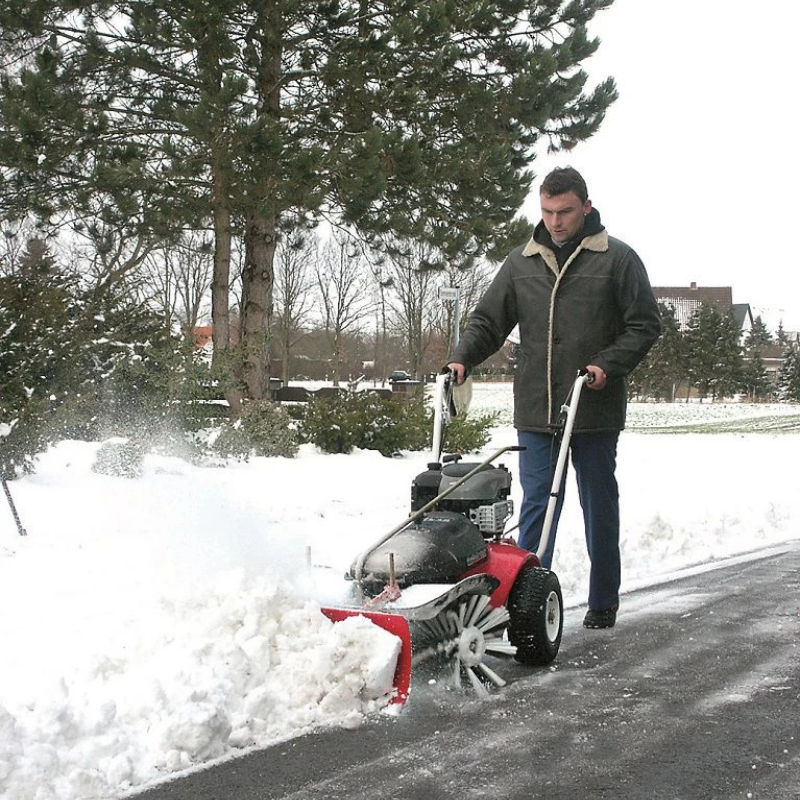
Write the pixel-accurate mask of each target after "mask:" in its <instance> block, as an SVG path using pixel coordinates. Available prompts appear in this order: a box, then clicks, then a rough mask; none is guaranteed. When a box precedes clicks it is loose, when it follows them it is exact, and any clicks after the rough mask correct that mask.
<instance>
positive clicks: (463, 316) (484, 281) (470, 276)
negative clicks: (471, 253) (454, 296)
mask: <svg viewBox="0 0 800 800" xmlns="http://www.w3.org/2000/svg"><path fill="white" fill-rule="evenodd" d="M496 271H497V265H496V264H492V263H490V262H488V261H478V262H477V263H476V264H475V265H474V266H473V267H472V268H470V269H459V268H458V267H457V266H454V265H452V264H448V265H447V266H446V267H445V268H444V269H443V270H441V272H439V274H438V276H437V284H438V286H442V287H445V286H448V287H455V288H457V289H458V293H459V300H458V302H459V323H460V324H459V327H460V328H461V330H463V328H464V326H465V325H466V322H467V319H468V317H469V314H470V312H471V311H472V309H473V308H475V306H476V305H477V303H478V300H480V299H481V297H482V296H483V293H484V292H485V291H486V290H487V289H488V288H489V284H490V283H491V282H492V278H493V276H494V274H495V272H496ZM430 327H431V331H432V332H433V333H434V334H435V335H436V337H437V339H439V340H440V341H442V342H444V343H445V349H446V350H447V352H445V353H443V354H442V357H444V358H447V356H448V354H449V352H450V351H451V350H452V349H453V347H454V344H455V341H454V339H455V337H454V328H455V303H454V302H453V301H450V300H445V301H440V302H438V303H434V304H432V306H431V314H430ZM459 333H460V331H459Z"/></svg>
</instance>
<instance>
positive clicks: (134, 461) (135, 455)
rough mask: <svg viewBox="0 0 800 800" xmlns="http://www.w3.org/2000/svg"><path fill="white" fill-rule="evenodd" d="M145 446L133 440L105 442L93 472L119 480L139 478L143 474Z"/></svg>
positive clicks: (97, 456) (93, 465) (98, 454)
mask: <svg viewBox="0 0 800 800" xmlns="http://www.w3.org/2000/svg"><path fill="white" fill-rule="evenodd" d="M145 449H146V448H145V446H144V445H143V443H142V442H137V441H132V440H127V441H126V440H112V441H108V442H103V444H102V445H100V448H99V449H98V451H97V455H96V456H95V459H94V464H92V472H97V473H99V474H101V475H113V476H116V477H118V478H138V477H139V476H140V475H141V474H142V463H143V461H144V455H145Z"/></svg>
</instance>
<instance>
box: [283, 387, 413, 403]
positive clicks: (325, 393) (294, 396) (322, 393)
mask: <svg viewBox="0 0 800 800" xmlns="http://www.w3.org/2000/svg"><path fill="white" fill-rule="evenodd" d="M358 391H361V392H365V393H367V394H376V395H378V396H379V397H394V396H396V395H397V394H398V393H397V392H393V391H392V390H391V389H359V390H358ZM348 392H349V389H345V388H344V387H343V386H323V387H321V388H320V389H316V390H312V389H306V387H305V386H281V387H280V388H279V389H275V390H273V391H272V392H271V393H270V394H271V395H272V399H273V400H276V401H278V402H279V403H307V402H308V401H309V400H313V399H314V398H315V397H319V398H321V399H325V398H331V397H341V396H342V395H346V394H348Z"/></svg>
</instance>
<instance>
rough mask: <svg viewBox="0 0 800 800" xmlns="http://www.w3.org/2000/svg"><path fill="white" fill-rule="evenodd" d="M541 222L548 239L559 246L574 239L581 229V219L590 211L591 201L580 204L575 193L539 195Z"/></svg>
mask: <svg viewBox="0 0 800 800" xmlns="http://www.w3.org/2000/svg"><path fill="white" fill-rule="evenodd" d="M539 199H540V200H541V202H542V222H544V226H545V228H547V231H548V233H549V234H550V238H551V239H552V240H553V241H554V242H557V243H558V244H561V243H562V242H568V241H569V240H570V239H572V238H574V237H575V236H576V235H577V234H578V233H579V232H580V230H581V228H583V218H584V217H585V216H586V215H587V214H588V213H589V212H590V211H591V210H592V201H591V200H587V201H586V202H585V203H582V202H581V199H580V197H578V195H576V194H575V192H566V193H565V194H557V195H553V196H551V195H549V194H540V195H539Z"/></svg>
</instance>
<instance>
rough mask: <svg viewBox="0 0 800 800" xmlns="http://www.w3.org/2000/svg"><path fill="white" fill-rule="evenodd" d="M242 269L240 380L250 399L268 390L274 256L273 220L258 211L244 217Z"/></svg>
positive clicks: (263, 394) (259, 398)
mask: <svg viewBox="0 0 800 800" xmlns="http://www.w3.org/2000/svg"><path fill="white" fill-rule="evenodd" d="M244 244H245V257H244V270H243V272H242V323H241V326H242V327H241V343H240V345H241V351H242V362H241V366H242V375H241V377H242V383H243V385H244V388H245V394H246V396H247V397H248V398H250V399H252V400H262V399H263V398H265V397H268V392H269V331H270V327H271V320H272V284H273V280H274V260H275V246H276V236H275V224H274V221H273V220H269V219H265V218H264V217H263V216H262V215H260V214H259V213H258V212H257V211H255V210H254V211H251V212H249V214H248V218H247V227H246V230H245V237H244Z"/></svg>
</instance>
